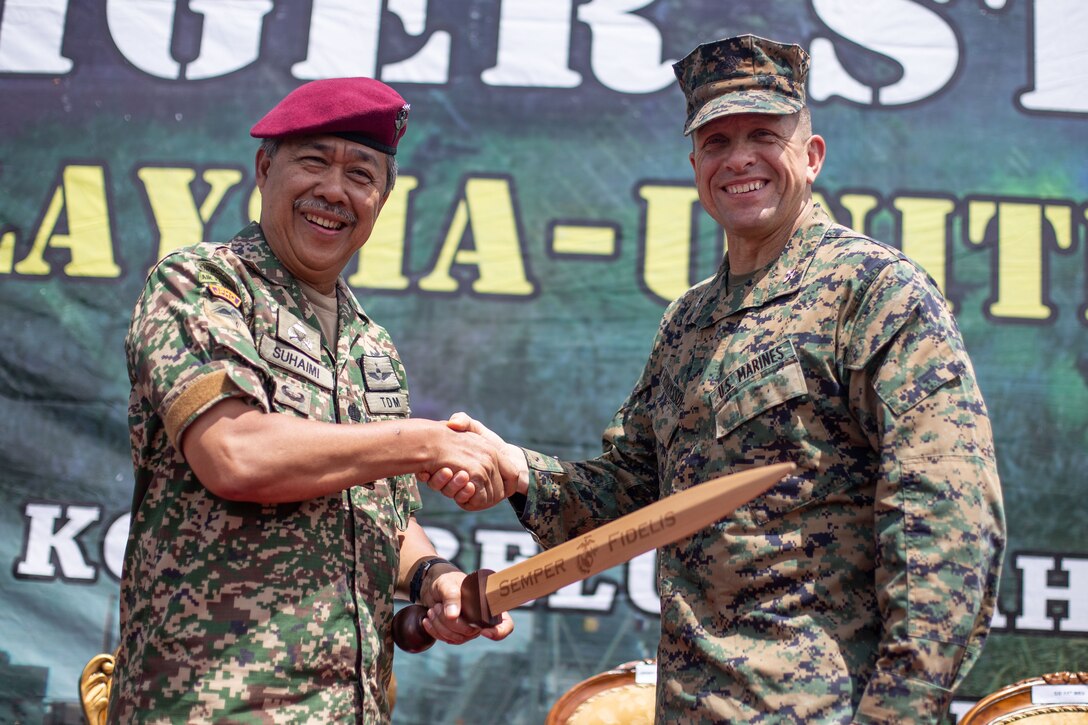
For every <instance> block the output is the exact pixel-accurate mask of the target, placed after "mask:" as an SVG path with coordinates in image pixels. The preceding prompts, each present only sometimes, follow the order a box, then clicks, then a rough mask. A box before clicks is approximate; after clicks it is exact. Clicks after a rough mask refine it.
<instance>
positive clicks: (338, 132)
mask: <svg viewBox="0 0 1088 725" xmlns="http://www.w3.org/2000/svg"><path fill="white" fill-rule="evenodd" d="M407 127H408V104H407V103H406V102H405V101H404V99H403V98H401V95H400V94H399V93H397V92H396V91H394V90H393V89H392V88H390V87H389V86H387V85H385V84H384V83H382V82H381V81H377V80H374V79H373V78H326V79H324V80H318V81H311V82H309V83H306V84H304V85H301V86H299V87H298V88H296V89H295V90H293V91H291V92H290V93H288V94H287V96H286V97H285V98H284V99H283V100H282V101H280V102H279V103H277V104H276V106H275V107H274V108H273V109H272V110H271V111H269V112H268V113H267V114H265V117H264V118H262V119H261V120H260V121H258V122H257V124H256V125H255V126H254V127H253V128H251V129H250V130H249V135H250V136H253V137H254V138H283V137H285V136H313V135H317V134H332V135H334V136H341V137H343V138H346V139H348V140H350V141H354V142H356V143H361V144H363V145H365V146H369V147H371V148H374V149H377V150H378V151H382V152H384V153H387V154H395V153H397V142H398V141H400V138H401V136H403V135H404V131H405V129H406V128H407Z"/></svg>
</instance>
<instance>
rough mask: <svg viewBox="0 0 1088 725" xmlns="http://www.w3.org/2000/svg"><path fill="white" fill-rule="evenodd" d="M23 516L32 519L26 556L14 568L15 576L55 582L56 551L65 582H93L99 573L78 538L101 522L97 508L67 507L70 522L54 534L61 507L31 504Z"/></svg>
mask: <svg viewBox="0 0 1088 725" xmlns="http://www.w3.org/2000/svg"><path fill="white" fill-rule="evenodd" d="M23 513H24V515H25V516H26V517H27V519H29V521H28V522H27V533H26V554H25V555H24V556H23V558H22V560H21V561H19V562H16V564H15V575H16V576H18V577H41V578H49V579H52V578H55V577H56V575H57V568H56V566H54V565H53V552H54V551H55V552H56V561H57V563H59V564H60V571H61V577H62V578H63V579H82V580H87V581H94V578H95V574H96V569H95V568H94V567H93V566H91V565H90V564H88V563H87V559H86V557H85V556H84V555H83V550H82V549H81V548H80V546H79V544H78V543H76V537H77V536H79V535H80V534H81V533H83V530H84V529H85V528H87V527H88V526H90V525H91V524H93V523H94V522H95V521H98V517H99V515H100V511H99V508H98V507H97V506H68V507H67V508H66V509H65V510H64V513H65V515H67V517H68V522H67V523H66V524H64V526H62V527H61V528H60V529H59V530H54V528H55V525H56V521H57V519H59V518H60V517H61V507H60V506H59V505H57V504H41V503H28V504H27V505H26V508H25V509H24V511H23Z"/></svg>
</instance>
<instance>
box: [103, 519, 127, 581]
mask: <svg viewBox="0 0 1088 725" xmlns="http://www.w3.org/2000/svg"><path fill="white" fill-rule="evenodd" d="M131 519H132V515H131V514H121V515H120V516H118V517H117V519H116V520H115V521H114V522H113V523H112V524H110V527H109V528H108V529H106V536H105V538H103V539H102V563H103V564H105V565H106V570H107V571H109V573H110V574H113V576H115V577H117V578H118V579H120V578H121V570H122V569H123V568H124V564H125V546H126V544H127V543H128V525H129V523H130V521H131Z"/></svg>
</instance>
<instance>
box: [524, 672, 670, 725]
mask: <svg viewBox="0 0 1088 725" xmlns="http://www.w3.org/2000/svg"><path fill="white" fill-rule="evenodd" d="M654 664H655V663H654V661H653V660H638V661H634V662H625V663H624V664H622V665H619V666H618V667H616V668H615V669H611V670H608V671H607V672H602V673H600V674H597V675H593V676H592V677H590V678H588V679H585V680H582V681H581V682H579V683H578V684H576V685H574V686H573V687H571V688H570V689H569V690H567V691H566V692H565V693H563V695H562V696H561V697H560V698H559V699H558V700H556V701H555V704H554V705H553V706H552V708H551V710H549V711H548V719H547V720H545V721H544V723H545V725H643V724H645V725H653V721H654V711H655V708H656V699H655V692H656V689H657V688H656V685H654V684H653V683H649V682H647V683H643V682H638V681H636V680H637V677H636V670H637V669H638V667H639V665H644V666H653V665H654Z"/></svg>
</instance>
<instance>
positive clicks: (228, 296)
mask: <svg viewBox="0 0 1088 725" xmlns="http://www.w3.org/2000/svg"><path fill="white" fill-rule="evenodd" d="M207 289H208V292H210V293H211V294H212V295H214V296H216V297H218V298H219V299H221V300H226V301H227V302H229V303H230V304H232V305H234V308H235V309H238V308H240V307H241V306H242V298H241V297H239V296H238V295H236V294H235V293H234V292H232V291H231V290H229V289H227V288H226V287H224V286H223V285H221V284H218V283H213V284H209V285H208V286H207Z"/></svg>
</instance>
